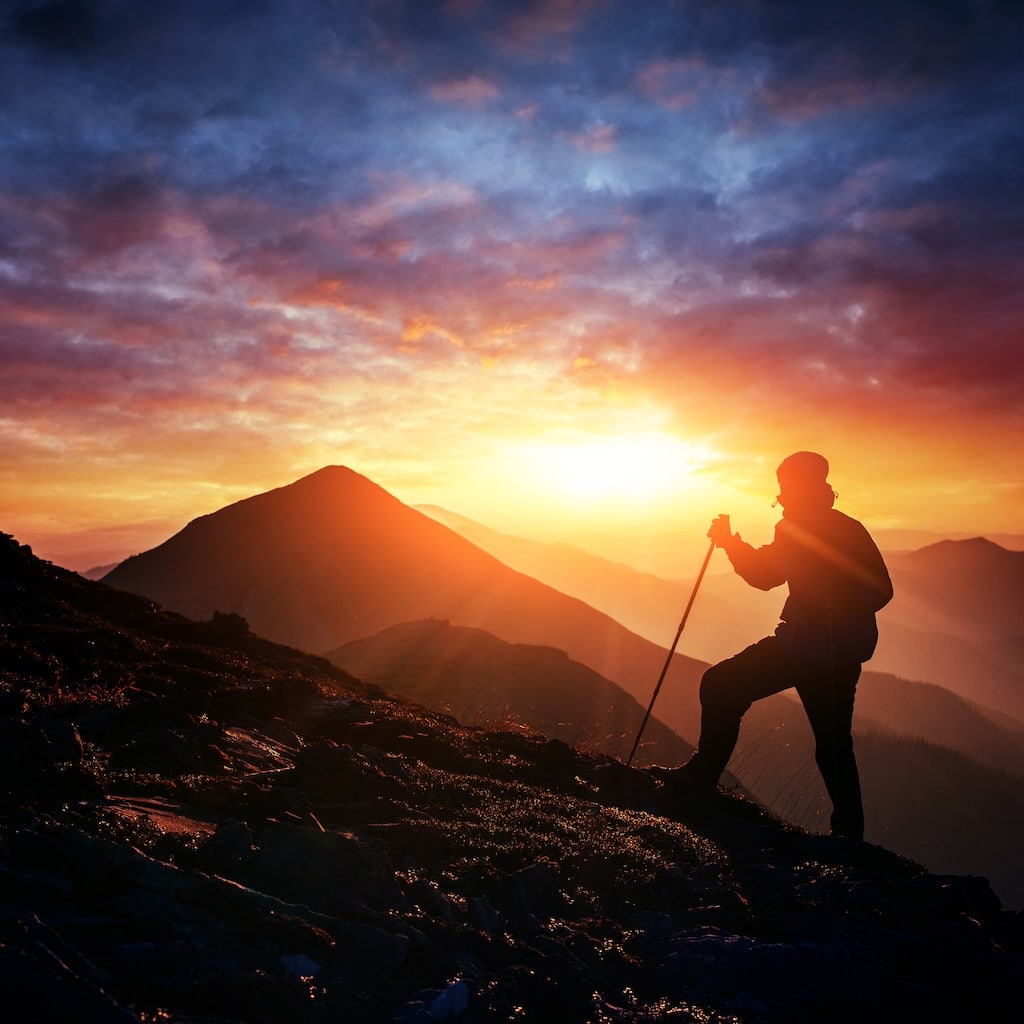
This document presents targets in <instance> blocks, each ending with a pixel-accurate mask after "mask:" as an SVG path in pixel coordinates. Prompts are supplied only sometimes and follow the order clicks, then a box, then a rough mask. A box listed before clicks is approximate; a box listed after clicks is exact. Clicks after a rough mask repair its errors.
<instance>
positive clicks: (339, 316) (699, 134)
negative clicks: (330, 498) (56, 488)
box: [0, 0, 1024, 468]
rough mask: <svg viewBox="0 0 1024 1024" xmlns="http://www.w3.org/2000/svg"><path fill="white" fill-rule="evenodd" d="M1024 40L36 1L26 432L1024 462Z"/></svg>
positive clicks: (589, 5) (6, 311)
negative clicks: (967, 444) (559, 429)
mask: <svg viewBox="0 0 1024 1024" xmlns="http://www.w3.org/2000/svg"><path fill="white" fill-rule="evenodd" d="M1014 40H1017V41H1018V42H1019V8H1017V9H1015V8H1014V5H1010V4H1007V3H1003V2H997V0H994V2H988V3H986V2H974V3H971V2H967V0H964V2H951V3H948V4H943V5H935V4H929V3H924V2H923V0H922V2H914V0H900V2H896V3H889V2H887V3H882V2H881V0H877V2H876V0H869V2H867V3H858V4H853V3H840V4H830V5H822V4H820V3H810V2H798V3H794V4H773V3H766V2H765V3H762V2H749V0H745V2H736V3H731V2H730V3H724V4H695V3H672V4H654V5H640V7H637V6H636V5H633V4H627V3H624V2H618V0H594V2H568V0H566V2H557V0H549V2H539V0H538V2H533V3H529V4H522V3H507V2H497V0H447V2H441V0H438V2H429V3H420V2H413V0H387V2H383V3H372V4H371V3H367V2H362V0H343V2H339V3H328V2H320V0H302V2H300V3H284V2H278V0H265V2H263V3H260V4H244V5H239V4H237V3H233V2H230V0H224V2H218V3H199V2H198V0H195V2H191V3H183V4H174V5H156V6H153V5H148V6H147V5H138V4H132V3H129V2H127V0H105V2H103V3H87V2H85V0H79V2H69V0H64V2H56V3H38V2H36V3H24V4H20V5H18V6H17V7H15V8H14V9H13V11H12V13H11V14H9V15H8V17H7V20H6V22H5V23H4V24H3V26H2V27H0V90H2V91H3V94H4V96H5V112H4V118H5V120H4V129H5V130H4V131H3V132H2V133H0V375H2V379H0V398H2V400H3V402H4V415H5V417H6V420H7V424H8V426H7V428H6V429H7V430H8V431H9V432H10V433H9V435H8V436H10V437H12V438H16V439H18V444H20V445H22V446H24V447H25V450H29V449H31V450H32V451H43V450H46V451H47V452H48V453H49V454H48V455H47V456H46V457H47V458H48V459H56V458H57V457H58V455H57V453H58V452H59V450H60V439H62V438H64V439H70V438H77V439H79V440H80V441H81V444H83V445H85V447H86V449H88V450H89V451H90V452H93V453H94V454H95V453H98V452H101V451H103V449H104V445H106V446H107V449H108V450H114V449H117V450H119V451H120V450H121V449H123V450H124V452H125V453H130V452H131V451H136V452H138V451H141V450H145V451H147V452H149V451H155V449H156V448H157V447H159V446H158V445H157V444H156V442H154V441H153V440H152V437H151V436H150V435H149V434H147V433H146V432H145V431H144V430H143V429H142V428H143V425H146V426H147V427H148V428H149V429H150V430H152V431H153V432H154V435H155V436H159V437H162V438H163V446H164V448H166V449H169V448H171V447H173V445H172V443H171V441H170V440H169V439H170V438H176V439H178V441H177V442H175V443H179V442H180V444H181V445H182V446H183V447H182V451H183V452H187V453H188V456H186V455H185V454H182V455H181V459H182V462H181V465H182V466H184V465H185V463H186V461H187V457H191V456H193V455H194V454H195V452H196V450H197V443H196V441H195V438H196V437H198V436H200V435H202V436H203V438H204V439H206V440H209V438H211V437H213V436H215V435H216V433H217V431H218V430H219V431H221V432H222V433H221V436H222V437H223V438H224V443H225V445H226V446H228V447H230V446H231V445H232V444H234V443H236V442H237V445H238V450H239V451H240V452H245V453H246V454H247V455H248V453H249V452H251V451H253V450H255V449H257V448H258V447H259V444H260V443H262V444H263V445H264V446H265V447H266V448H268V449H269V448H271V447H273V448H275V450H277V451H278V452H280V453H282V454H279V455H277V456H275V458H277V459H278V460H279V464H282V465H283V464H286V463H287V462H288V459H290V458H293V457H294V458H298V459H299V460H300V461H302V460H303V459H308V460H313V459H314V458H315V457H317V454H316V453H323V452H325V451H326V449H325V448H324V447H323V445H318V444H317V442H316V441H315V438H316V436H317V435H318V432H322V434H323V436H324V437H330V438H331V439H332V443H336V444H338V445H341V446H344V445H346V444H348V443H349V442H350V441H351V443H353V444H356V445H357V446H358V445H361V446H363V448H361V449H360V450H365V451H371V450H372V451H373V453H374V458H375V459H376V458H379V459H380V464H381V465H386V457H385V454H383V453H385V452H386V450H387V449H388V445H389V444H392V445H394V448H393V450H392V451H393V457H395V458H399V457H401V458H405V456H400V455H399V454H398V453H399V452H400V451H401V450H403V448H404V447H407V446H408V441H407V440H402V442H401V443H399V438H400V437H402V435H403V433H404V432H405V431H413V432H419V433H421V434H423V436H424V437H426V434H427V433H429V432H430V431H435V432H437V435H438V437H440V438H443V441H444V443H440V442H438V443H437V444H436V445H435V447H436V449H437V450H438V451H448V452H454V451H455V450H456V449H458V451H459V452H461V453H462V455H460V458H465V459H467V460H469V459H470V455H469V451H470V448H471V446H472V445H473V444H477V445H484V446H486V445H487V444H488V443H489V442H488V438H487V436H485V433H484V431H491V432H497V433H505V434H508V433H514V432H516V431H524V432H530V431H543V430H544V429H547V428H549V427H550V425H551V423H552V422H553V418H555V417H558V416H578V417H580V421H579V422H580V423H581V424H584V425H589V424H593V423H600V422H601V417H602V415H604V416H605V417H606V418H607V417H610V418H612V419H614V418H615V417H616V416H617V415H620V414H621V415H622V416H623V417H624V418H625V419H628V418H629V415H631V414H632V412H631V411H635V410H636V409H644V410H647V409H649V408H651V407H652V406H653V407H656V409H657V410H658V411H659V412H658V414H659V415H661V416H663V417H664V418H665V419H667V420H670V421H671V422H673V423H674V424H675V426H676V428H677V429H678V430H679V431H680V432H686V431H691V432H695V433H698V434H705V433H706V434H708V435H712V434H713V435H715V436H718V437H719V439H721V437H722V436H728V437H730V438H731V439H732V441H733V443H734V444H735V445H736V446H737V449H739V448H741V447H742V448H743V450H744V451H748V450H752V449H753V447H754V443H753V442H752V441H750V440H749V439H750V438H752V437H760V438H761V439H762V440H764V441H765V442H767V441H768V440H769V439H772V440H774V439H776V438H777V439H778V441H779V443H780V444H781V443H782V442H783V440H784V439H787V438H790V437H792V436H793V435H795V434H796V433H798V432H799V430H800V429H801V427H802V426H803V425H805V424H808V423H814V424H817V425H818V426H820V428H821V429H822V430H823V431H824V432H825V433H827V434H828V436H829V437H830V438H832V439H833V440H834V443H835V444H836V445H837V446H838V447H842V445H843V444H845V443H847V442H846V441H844V438H846V437H850V436H854V435H856V434H857V433H858V432H859V431H860V430H861V429H863V430H866V431H867V432H869V433H872V435H873V436H874V437H876V439H881V438H884V437H885V436H886V434H887V432H891V431H894V430H896V429H898V430H899V432H900V436H901V437H906V438H908V440H907V441H906V442H902V441H901V442H900V445H904V444H905V446H906V449H907V450H909V449H910V448H912V445H913V438H918V439H920V438H923V437H927V438H929V443H930V444H935V445H941V444H943V443H947V442H946V441H943V440H942V439H943V438H946V439H947V440H948V444H949V445H950V446H951V447H956V446H958V445H959V446H961V447H962V442H960V441H959V440H958V438H960V437H980V436H986V435H991V434H992V433H993V432H997V431H998V432H1001V433H1002V436H1004V437H1005V438H1006V439H1007V443H1011V442H1014V440H1015V439H1022V440H1024V437H1022V434H1021V429H1022V428H1021V422H1020V398H1019V396H1020V394H1022V393H1024V391H1022V389H1021V384H1022V383H1024V382H1022V381H1021V367H1022V363H1021V360H1020V359H1019V358H1017V357H1016V354H1015V349H1016V347H1017V345H1018V344H1019V337H1020V328H1021V324H1022V321H1024V317H1022V312H1024V311H1022V309H1021V302H1022V300H1021V299H1020V296H1021V295H1024V287H1022V286H1024V281H1022V276H1024V275H1022V268H1024V254H1022V252H1021V249H1020V245H1019V239H1020V237H1021V234H1022V228H1024V224H1022V217H1024V213H1022V212H1021V211H1024V204H1022V203H1021V199H1022V198H1024V196H1022V193H1021V185H1020V182H1019V167H1020V165H1021V162H1022V159H1024V127H1022V125H1021V122H1020V118H1019V112H1018V111H1017V110H1016V107H1015V106H1014V102H1013V97H1014V96H1015V95H1016V92H1015V88H1016V83H1017V82H1019V53H1015V51H1014V47H1015V46H1016V45H1017V43H1015V42H1014ZM482 396H483V397H485V398H486V401H487V402H488V408H487V410H480V409H478V408H476V406H475V405H474V402H473V401H471V399H472V398H474V397H477V398H478V399H479V398H481V397H482ZM940 411H941V414H942V415H941V417H940V416H939V412H940ZM380 416H387V417H391V419H390V420H389V422H388V423H387V424H385V425H380V424H379V423H378V422H377V417H380ZM766 424H767V426H766ZM581 429H584V428H583V427H581ZM105 431H106V434H105V433H104V432H105ZM105 436H106V438H107V440H106V441H104V437H105ZM257 438H259V439H262V440H261V441H257V440H255V439H257ZM744 438H746V440H744ZM232 439H234V440H232ZM352 439H357V440H352ZM75 443H77V442H75ZM75 443H72V442H71V441H70V440H69V441H67V446H68V448H69V450H70V449H71V448H74V446H75ZM897 447H899V446H897ZM12 450H13V449H12ZM417 450H419V449H417ZM851 450H852V448H851ZM286 452H287V453H288V454H287V455H285V454H283V453H286ZM303 452H305V453H306V454H305V455H301V454H296V453H303ZM125 457H126V458H128V457H129V455H128V454H126V455H125ZM426 457H427V456H426V455H424V458H426ZM331 461H337V459H336V458H333V459H331ZM304 464H305V465H306V466H308V468H315V466H312V465H309V462H306V463H304Z"/></svg>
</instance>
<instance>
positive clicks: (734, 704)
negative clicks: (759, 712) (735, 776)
mask: <svg viewBox="0 0 1024 1024" xmlns="http://www.w3.org/2000/svg"><path fill="white" fill-rule="evenodd" d="M791 665H792V663H791V662H790V661H789V659H787V658H786V657H784V656H783V655H782V654H781V653H780V651H779V649H778V642H777V641H776V639H775V637H773V636H770V637H766V638H765V639H764V640H761V641H759V642H758V643H756V644H753V645H752V646H750V647H748V648H746V649H745V650H743V651H740V653H739V654H737V655H735V656H734V657H732V658H728V659H726V660H725V661H721V662H719V663H718V664H717V665H712V667H711V668H709V669H708V670H707V671H706V672H705V673H704V677H703V679H702V680H701V684H700V705H701V720H700V740H699V741H698V744H697V752H696V753H695V754H694V755H693V757H691V758H690V760H689V761H688V762H687V763H686V764H685V765H684V766H683V769H682V771H683V773H684V774H685V776H686V777H687V778H688V779H690V780H691V781H693V782H694V783H695V784H696V785H697V786H700V787H702V788H707V789H711V788H713V787H714V786H715V785H716V784H717V782H718V779H719V777H720V776H721V774H722V772H723V771H725V766H726V765H727V764H728V763H729V758H730V757H731V756H732V752H733V750H734V749H735V747H736V740H737V739H738V738H739V732H740V720H741V719H742V718H743V715H744V714H745V713H746V711H747V709H748V708H749V707H750V705H751V704H752V703H753V702H754V701H755V700H760V699H761V698H762V697H768V696H770V695H771V694H773V693H779V692H780V691H781V690H786V689H788V688H789V687H791V686H792V685H793V683H794V679H793V677H792V674H791V671H790V669H791Z"/></svg>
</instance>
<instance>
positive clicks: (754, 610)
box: [424, 506, 1024, 722]
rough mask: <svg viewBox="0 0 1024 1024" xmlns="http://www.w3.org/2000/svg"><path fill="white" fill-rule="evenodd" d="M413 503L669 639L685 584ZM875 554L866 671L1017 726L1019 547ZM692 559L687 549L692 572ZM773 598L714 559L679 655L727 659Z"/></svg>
mask: <svg viewBox="0 0 1024 1024" xmlns="http://www.w3.org/2000/svg"><path fill="white" fill-rule="evenodd" d="M424 508H425V509H426V510H427V512H428V513H429V514H431V515H434V516H436V517H437V518H438V521H440V522H443V523H446V524H447V525H450V526H451V528H452V529H454V530H457V531H459V532H460V533H463V534H464V535H465V536H466V537H467V538H469V539H471V540H472V541H473V542H474V543H475V544H478V545H479V546H480V547H482V548H484V549H485V550H487V551H489V552H490V553H491V554H493V555H495V557H497V558H500V559H501V560H502V561H503V562H505V563H506V564H508V565H510V566H511V567H513V568H515V569H518V570H519V571H521V572H525V573H528V574H530V575H532V576H534V577H535V578H536V579H539V580H542V581H543V582H545V583H548V584H550V585H551V586H554V587H557V588H558V589H560V590H562V591H563V592H565V593H568V594H572V595H573V596H575V597H578V598H580V599H581V600H584V601H586V602H587V603H589V604H592V605H593V606H594V607H596V608H600V609H601V610H602V611H605V612H607V613H608V614H609V615H612V616H613V617H614V618H616V619H618V620H619V621H621V622H622V623H623V624H624V625H626V626H627V627H628V628H629V629H631V630H634V631H635V632H637V633H639V634H640V635H641V636H645V637H647V638H648V639H650V640H653V641H654V642H658V638H660V642H661V643H662V644H668V643H669V642H670V641H671V638H672V636H673V635H674V633H675V628H676V626H677V624H678V621H679V617H680V615H681V611H682V609H683V607H684V606H685V604H686V601H687V598H688V595H689V592H690V590H691V588H692V585H693V584H692V581H671V580H665V579H661V578H659V577H657V576H652V575H651V574H648V573H640V572H637V571H636V570H634V569H631V568H630V567H629V566H626V565H622V564H620V563H616V562H611V561H608V560H607V559H602V558H600V557H599V556H596V555H593V554H590V553H589V552H586V551H583V550H581V549H579V548H573V547H571V546H570V545H561V544H557V545H556V544H541V543H538V542H535V541H530V540H526V539H524V538H520V537H514V536H511V535H509V534H502V533H499V532H497V531H495V530H491V529H489V528H488V527H486V526H484V525H482V524H480V523H477V522H475V521H473V520H470V519H467V518H466V517H464V516H459V515H457V514H455V513H452V512H449V511H448V510H446V509H441V508H438V507H437V506H424ZM886 560H887V563H888V565H889V569H890V573H891V574H892V577H893V582H894V586H895V590H896V596H895V598H894V599H893V601H892V602H891V603H890V604H889V605H888V606H887V607H886V608H885V609H883V610H882V612H881V614H880V616H879V633H880V639H879V645H878V650H877V651H876V652H875V656H874V657H873V658H872V660H871V662H870V663H869V664H870V667H871V668H872V669H875V670H876V671H880V672H889V673H892V674H895V675H899V676H903V677H904V678H906V679H911V680H921V681H924V682H930V683H937V684H939V685H941V686H944V687H946V688H947V689H949V690H951V691H953V692H954V693H958V694H960V695H961V696H962V697H964V698H965V699H967V700H971V701H974V702H976V703H978V704H981V705H983V706H985V707H989V708H992V709H995V710H998V711H1001V712H1003V713H1005V714H1009V715H1011V716H1012V717H1013V718H1015V719H1017V720H1018V721H1020V722H1024V672H1022V668H1021V666H1022V664H1024V624H1022V622H1021V619H1020V614H1019V609H1020V608H1021V607H1024V551H1011V550H1007V549H1005V548H1003V547H1001V546H1000V545H998V544H995V543H993V542H992V541H989V540H986V539H984V538H970V539H966V540H944V541H939V542H937V543H935V544H931V545H929V546H927V547H924V548H922V549H920V550H918V551H914V552H909V553H900V554H887V555H886ZM699 561H700V552H699V551H696V550H695V552H694V575H696V571H697V565H698V563H699ZM723 565H724V567H725V571H722V567H723ZM781 595H782V591H781V590H774V591H770V592H767V593H765V592H763V591H759V590H755V589H753V588H752V587H748V586H747V585H746V584H745V583H744V582H743V581H742V580H740V579H739V578H738V577H737V576H736V575H735V573H733V571H732V569H731V567H730V566H729V565H728V562H727V561H726V559H725V558H724V556H721V555H718V556H716V558H715V559H714V560H713V561H712V563H711V566H710V569H709V572H708V575H707V576H706V578H705V580H704V582H703V584H702V586H701V591H700V594H699V597H698V599H697V600H696V601H695V603H694V606H693V609H692V614H691V615H690V618H689V620H688V622H687V627H686V632H685V633H684V635H683V637H682V639H681V641H680V648H679V649H680V651H681V652H682V653H684V654H687V655H690V656H692V657H696V658H698V659H701V660H704V661H709V662H713V661H718V660H721V659H722V658H725V657H728V656H730V655H731V654H734V653H735V652H736V651H737V650H739V649H741V648H742V647H743V646H744V645H745V644H747V643H752V642H753V641H755V640H757V639H759V638H760V637H762V636H765V635H767V634H768V633H770V632H771V631H772V630H773V629H774V628H775V625H776V622H777V621H778V614H779V611H780V609H781V607H782V596H781Z"/></svg>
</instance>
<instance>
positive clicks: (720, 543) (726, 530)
mask: <svg viewBox="0 0 1024 1024" xmlns="http://www.w3.org/2000/svg"><path fill="white" fill-rule="evenodd" d="M708 539H709V540H713V541H714V542H715V546H716V547H719V548H724V547H725V546H726V545H727V544H728V543H729V541H731V540H732V527H731V526H730V525H729V517H728V516H726V515H720V516H718V518H717V519H715V520H713V521H712V523H711V527H710V528H709V529H708Z"/></svg>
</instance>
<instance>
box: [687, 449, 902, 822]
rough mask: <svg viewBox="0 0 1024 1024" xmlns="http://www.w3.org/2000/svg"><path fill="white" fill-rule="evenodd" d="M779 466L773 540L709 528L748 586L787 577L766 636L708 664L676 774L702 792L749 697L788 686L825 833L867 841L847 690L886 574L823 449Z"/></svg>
mask: <svg viewBox="0 0 1024 1024" xmlns="http://www.w3.org/2000/svg"><path fill="white" fill-rule="evenodd" d="M777 475H778V480H779V496H778V504H780V505H781V506H782V508H783V517H782V519H781V520H780V521H779V523H778V524H777V525H776V527H775V539H774V540H773V541H772V543H771V544H767V545H765V546H764V547H761V548H753V547H751V545H749V544H747V543H746V542H745V541H744V540H743V539H742V538H741V537H740V535H739V534H738V533H736V534H734V533H733V532H732V529H731V527H730V525H729V517H728V516H724V515H723V516H719V517H718V518H717V519H715V520H714V522H713V523H712V524H711V528H710V529H709V530H708V537H710V538H711V540H713V541H714V542H715V544H716V545H717V546H718V547H720V548H722V550H723V551H725V553H726V554H727V555H728V556H729V561H730V562H732V565H733V568H734V569H735V570H736V572H737V573H738V574H739V575H740V576H741V577H742V578H743V579H744V580H746V581H747V583H749V584H750V585H751V586H754V587H757V588H758V589H759V590H770V589H771V588H773V587H777V586H779V585H780V584H782V583H788V584H789V597H788V598H787V600H786V603H785V605H784V607H783V609H782V615H781V621H780V622H779V625H778V627H777V628H776V630H775V634H774V635H773V636H769V637H766V638H765V639H764V640H760V641H758V643H756V644H753V645H752V646H750V647H748V648H747V649H746V650H744V651H741V652H740V653H739V654H737V655H735V656H734V657H732V658H729V659H727V660H726V661H723V662H720V663H719V664H717V665H714V666H712V667H711V668H709V669H708V670H707V672H705V673H704V678H703V679H702V680H701V687H700V702H701V731H700V741H699V743H698V746H697V752H696V753H695V754H694V755H693V757H692V758H691V759H690V760H689V761H688V762H687V764H685V765H684V766H683V767H682V768H680V769H678V773H677V774H678V776H679V777H681V778H683V779H685V780H686V781H687V782H688V783H689V784H690V785H692V786H694V787H695V788H697V789H698V790H708V791H710V790H712V789H713V788H714V786H715V785H716V784H717V782H718V779H719V776H720V775H721V774H722V772H723V771H724V770H725V766H726V764H727V763H728V761H729V758H730V756H731V755H732V752H733V748H734V747H735V746H736V740H737V738H738V736H739V728H740V719H741V718H742V717H743V715H744V714H745V712H746V711H747V709H748V708H749V707H750V705H751V704H752V703H753V702H754V701H755V700H759V699H761V698H762V697H768V696H770V695H771V694H773V693H779V692H780V691H782V690H786V689H789V688H790V687H795V688H796V691H797V693H798V694H799V696H800V699H801V701H802V702H803V705H804V709H805V710H806V712H807V717H808V719H809V720H810V723H811V728H812V730H813V731H814V739H815V760H816V761H817V763H818V768H819V770H820V771H821V774H822V777H823V778H824V780H825V787H826V788H827V790H828V794H829V796H830V797H831V799H832V807H833V812H832V820H831V825H832V834H833V835H841V836H849V837H852V838H855V839H863V837H864V809H863V806H862V803H861V793H860V778H859V776H858V774H857V762H856V759H855V758H854V753H853V737H852V734H851V733H852V726H853V699H854V691H855V690H856V687H857V680H858V679H859V678H860V672H861V665H862V663H863V662H865V661H867V660H868V659H869V658H870V657H871V655H872V654H873V653H874V650H875V644H876V643H877V641H878V627H877V625H876V622H875V612H877V611H878V610H879V609H880V608H883V607H884V606H885V605H886V604H888V602H889V600H890V599H891V597H892V583H891V582H890V580H889V573H888V571H887V570H886V567H885V563H884V562H883V560H882V556H881V554H880V553H879V551H878V548H877V547H876V546H875V543H874V541H873V540H872V539H871V537H870V535H869V534H868V532H867V530H866V529H865V528H864V527H863V526H862V525H861V524H860V523H859V522H858V521H857V520H856V519H852V518H850V516H847V515H844V514H843V513H842V512H838V511H836V510H835V509H834V508H833V507H832V505H833V503H834V502H835V499H836V494H835V492H834V491H833V490H832V488H831V487H830V486H829V484H828V481H827V477H828V462H827V461H826V460H825V459H824V458H823V457H822V456H821V455H817V454H816V453H814V452H797V453H796V454H795V455H790V456H789V457H788V458H787V459H785V460H784V461H783V462H782V464H781V465H780V466H779V468H778V470H777Z"/></svg>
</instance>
